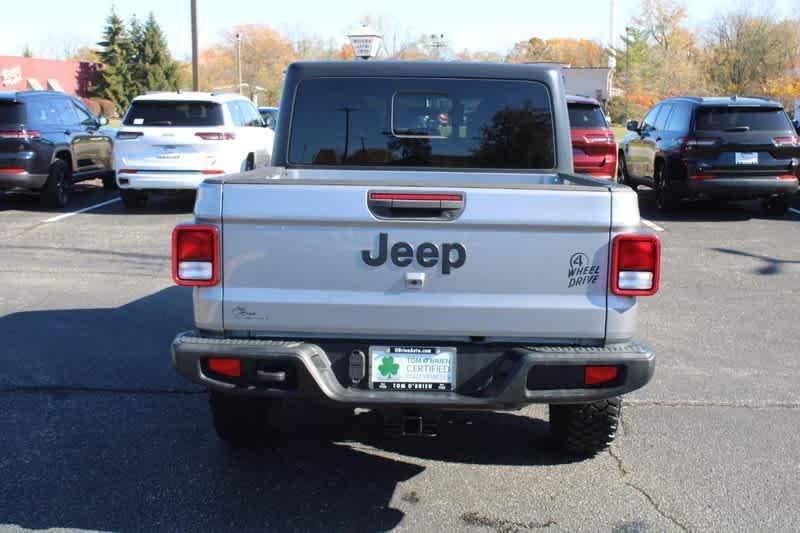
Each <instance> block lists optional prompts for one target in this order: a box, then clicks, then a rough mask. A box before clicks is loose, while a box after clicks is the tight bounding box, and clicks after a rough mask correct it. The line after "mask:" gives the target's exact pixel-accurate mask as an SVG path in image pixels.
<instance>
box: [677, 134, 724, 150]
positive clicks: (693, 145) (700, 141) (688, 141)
mask: <svg viewBox="0 0 800 533" xmlns="http://www.w3.org/2000/svg"><path fill="white" fill-rule="evenodd" d="M721 142H722V141H720V139H718V138H717V137H686V138H684V139H683V142H682V143H681V152H690V151H692V150H703V149H706V150H707V149H709V148H716V147H717V146H719V145H720V143H721Z"/></svg>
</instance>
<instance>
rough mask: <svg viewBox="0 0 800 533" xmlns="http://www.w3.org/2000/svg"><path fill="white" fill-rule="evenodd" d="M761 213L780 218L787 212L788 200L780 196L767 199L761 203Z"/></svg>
mask: <svg viewBox="0 0 800 533" xmlns="http://www.w3.org/2000/svg"><path fill="white" fill-rule="evenodd" d="M761 211H762V212H763V213H764V214H765V215H767V216H770V217H782V216H784V215H785V214H786V212H787V211H789V199H788V198H785V197H782V196H781V197H776V198H767V199H766V200H763V201H762V202H761Z"/></svg>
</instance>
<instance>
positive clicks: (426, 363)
mask: <svg viewBox="0 0 800 533" xmlns="http://www.w3.org/2000/svg"><path fill="white" fill-rule="evenodd" d="M369 354H370V374H369V376H370V380H369V383H370V387H371V388H373V389H375V390H385V391H406V392H409V391H410V392H448V391H452V390H453V382H454V377H455V367H456V349H455V348H437V347H421V346H372V347H370V349H369Z"/></svg>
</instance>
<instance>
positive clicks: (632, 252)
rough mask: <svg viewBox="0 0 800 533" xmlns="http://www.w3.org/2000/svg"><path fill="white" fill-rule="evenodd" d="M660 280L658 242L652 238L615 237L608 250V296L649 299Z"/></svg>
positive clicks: (659, 246) (651, 236) (659, 247)
mask: <svg viewBox="0 0 800 533" xmlns="http://www.w3.org/2000/svg"><path fill="white" fill-rule="evenodd" d="M660 276H661V241H660V240H659V239H658V237H656V236H655V235H618V236H617V237H616V238H615V239H614V242H613V244H612V246H611V292H612V293H613V294H616V295H618V296H652V295H653V294H655V293H657V292H658V283H659V278H660Z"/></svg>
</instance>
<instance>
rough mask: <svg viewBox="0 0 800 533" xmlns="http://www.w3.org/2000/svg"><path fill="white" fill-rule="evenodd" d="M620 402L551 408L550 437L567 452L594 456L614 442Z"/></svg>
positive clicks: (619, 400)
mask: <svg viewBox="0 0 800 533" xmlns="http://www.w3.org/2000/svg"><path fill="white" fill-rule="evenodd" d="M621 415H622V398H620V397H619V396H617V397H615V398H612V399H610V400H601V401H597V402H591V403H581V404H551V405H550V433H551V434H552V435H553V437H554V438H555V439H556V441H558V443H559V445H561V447H562V448H564V449H565V450H566V451H568V452H571V453H577V454H580V455H587V456H593V455H596V454H597V453H599V452H601V451H603V450H605V449H606V448H608V447H609V446H610V445H611V442H612V441H613V440H614V435H616V433H617V427H619V420H620V416H621Z"/></svg>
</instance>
